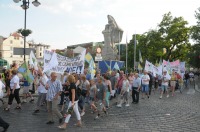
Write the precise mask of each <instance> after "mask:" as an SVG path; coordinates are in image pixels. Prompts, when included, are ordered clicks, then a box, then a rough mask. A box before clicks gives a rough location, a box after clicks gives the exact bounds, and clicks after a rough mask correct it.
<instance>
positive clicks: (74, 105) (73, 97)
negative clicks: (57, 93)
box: [58, 75, 82, 129]
mask: <svg viewBox="0 0 200 132" xmlns="http://www.w3.org/2000/svg"><path fill="white" fill-rule="evenodd" d="M68 81H69V83H70V88H69V99H70V102H69V106H68V113H67V117H66V118H65V122H64V123H63V124H62V125H61V126H58V128H59V129H66V127H67V125H68V122H69V120H70V118H71V114H72V110H73V111H74V112H75V114H76V117H77V120H78V122H77V124H76V126H81V125H82V123H81V116H80V113H79V111H78V96H77V93H76V85H75V78H74V76H73V75H69V76H68ZM69 110H70V111H69Z"/></svg>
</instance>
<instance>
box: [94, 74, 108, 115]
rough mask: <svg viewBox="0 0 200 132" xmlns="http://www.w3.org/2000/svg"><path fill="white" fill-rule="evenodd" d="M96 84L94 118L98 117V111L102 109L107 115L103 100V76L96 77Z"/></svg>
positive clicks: (104, 97) (104, 95)
mask: <svg viewBox="0 0 200 132" xmlns="http://www.w3.org/2000/svg"><path fill="white" fill-rule="evenodd" d="M96 86H97V94H96V102H97V111H98V114H97V116H96V117H95V119H99V117H100V112H101V111H103V112H104V113H105V114H106V115H107V111H106V107H105V100H106V85H105V84H104V83H103V78H102V77H99V78H98V83H97V84H96Z"/></svg>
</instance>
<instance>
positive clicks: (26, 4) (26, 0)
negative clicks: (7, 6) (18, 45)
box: [13, 0, 40, 62]
mask: <svg viewBox="0 0 200 132" xmlns="http://www.w3.org/2000/svg"><path fill="white" fill-rule="evenodd" d="M13 1H14V2H15V3H18V2H20V1H21V0H13ZM29 3H30V2H29V0H22V5H21V7H22V9H24V11H25V15H24V30H26V10H27V9H28V8H29ZM32 4H33V5H34V6H35V7H38V6H39V5H40V2H38V0H34V1H33V2H32ZM24 62H26V36H25V35H24Z"/></svg>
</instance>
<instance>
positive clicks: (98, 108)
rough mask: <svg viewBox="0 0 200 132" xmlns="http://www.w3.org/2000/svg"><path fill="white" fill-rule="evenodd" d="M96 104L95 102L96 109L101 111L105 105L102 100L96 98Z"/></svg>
mask: <svg viewBox="0 0 200 132" xmlns="http://www.w3.org/2000/svg"><path fill="white" fill-rule="evenodd" d="M96 104H97V110H98V111H101V110H102V109H103V108H104V107H105V105H104V103H103V101H102V100H98V101H97V103H96Z"/></svg>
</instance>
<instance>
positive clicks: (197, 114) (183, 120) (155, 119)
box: [0, 87, 200, 132]
mask: <svg viewBox="0 0 200 132" xmlns="http://www.w3.org/2000/svg"><path fill="white" fill-rule="evenodd" d="M199 100H200V93H199V92H196V91H195V90H194V88H193V87H191V88H189V89H184V91H183V93H182V94H181V93H180V92H179V91H177V92H176V94H175V96H174V97H171V96H170V97H169V98H166V97H163V98H162V99H159V92H158V91H156V92H155V93H153V94H152V95H151V96H150V99H147V98H146V99H140V102H139V104H131V105H130V107H125V106H124V107H122V108H117V107H116V106H115V100H113V101H112V104H113V105H112V107H111V108H110V109H109V114H108V116H103V117H101V118H100V119H99V120H94V117H95V114H91V113H90V110H89V109H87V111H86V114H85V116H83V118H82V122H83V126H82V127H81V128H77V127H75V126H74V125H73V124H74V123H75V122H76V117H75V115H72V118H71V120H70V123H69V126H68V128H67V129H66V130H63V131H68V132H69V131H70V132H81V131H82V132H86V131H87V132H94V131H95V132H96V131H97V132H98V131H99V132H199V131H200V101H199ZM34 105H35V104H34V103H33V104H32V103H26V104H23V105H22V110H14V108H15V106H16V103H14V104H13V106H12V108H11V109H10V112H5V111H3V110H2V109H3V107H1V110H0V115H1V117H2V118H3V119H5V120H6V121H7V122H9V123H10V128H9V129H8V132H28V131H29V132H55V131H60V130H58V128H57V126H58V125H59V124H58V119H57V118H55V124H53V125H47V124H46V122H47V113H46V111H45V109H44V108H43V109H42V110H41V112H40V113H38V114H37V115H32V112H33V110H34ZM1 130H2V129H1V128H0V131H1Z"/></svg>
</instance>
